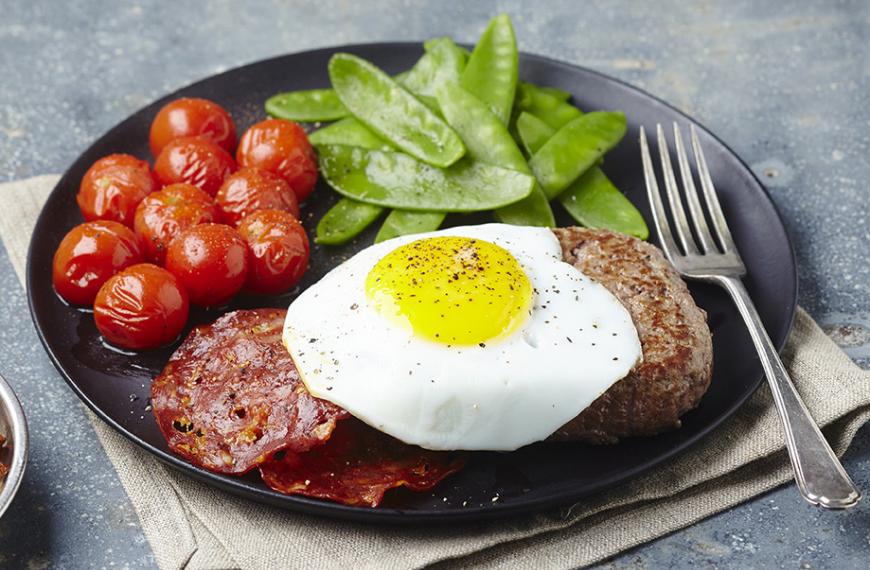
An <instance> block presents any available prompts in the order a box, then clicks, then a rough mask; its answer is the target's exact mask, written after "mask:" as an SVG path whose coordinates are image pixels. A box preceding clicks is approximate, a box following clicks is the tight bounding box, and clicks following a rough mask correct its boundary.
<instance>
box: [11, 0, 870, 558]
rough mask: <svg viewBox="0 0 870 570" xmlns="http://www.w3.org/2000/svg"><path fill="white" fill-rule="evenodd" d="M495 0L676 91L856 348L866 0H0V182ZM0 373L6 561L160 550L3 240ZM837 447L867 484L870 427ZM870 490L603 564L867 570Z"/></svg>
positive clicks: (866, 99) (569, 57)
mask: <svg viewBox="0 0 870 570" xmlns="http://www.w3.org/2000/svg"><path fill="white" fill-rule="evenodd" d="M498 11H507V12H509V13H511V14H512V16H513V19H514V23H515V26H516V30H517V35H518V37H519V41H520V45H521V47H522V49H523V50H526V51H529V52H534V53H540V54H544V55H547V56H551V57H555V58H559V59H564V60H566V61H569V62H573V63H577V64H581V65H585V66H589V67H592V68H595V69H597V70H600V71H603V72H605V73H608V74H612V75H615V76H617V77H620V78H622V79H625V80H627V81H629V82H631V83H633V84H635V85H638V86H640V87H642V88H644V89H647V90H649V91H650V92H652V93H654V94H656V95H658V96H660V97H662V98H664V99H666V100H668V101H671V102H673V103H674V104H676V105H677V106H678V107H680V108H682V109H684V110H685V111H687V112H688V113H689V114H691V115H693V116H694V117H696V118H697V119H698V120H699V121H701V122H702V123H703V124H705V125H707V126H708V127H709V128H711V129H712V130H713V132H715V133H717V134H718V135H719V136H721V138H722V139H724V140H725V141H726V142H727V143H728V144H729V145H731V146H732V148H734V149H735V150H736V151H737V153H738V154H739V155H740V156H742V157H743V158H744V160H746V161H747V162H748V163H749V164H750V165H751V166H752V168H753V169H754V171H755V172H756V173H757V174H758V176H759V177H760V179H761V180H762V181H763V182H764V183H765V184H766V185H767V187H768V188H769V189H770V191H771V193H772V195H773V198H774V200H775V201H776V203H777V205H778V207H779V208H780V211H781V212H782V213H783V215H784V217H785V220H786V223H787V225H788V229H789V231H790V232H791V235H792V236H793V239H794V243H795V247H796V249H797V256H798V262H799V265H800V276H801V292H800V301H801V303H802V304H803V306H804V307H806V308H807V309H808V310H809V311H810V312H811V313H812V315H813V316H814V317H816V318H817V319H818V320H819V321H820V322H821V323H823V324H824V325H825V326H827V327H828V329H829V330H830V331H831V333H832V335H833V336H834V337H835V338H836V339H837V340H838V341H839V342H840V343H841V344H842V345H843V346H844V347H845V348H846V350H847V352H848V353H849V354H850V355H851V356H852V357H853V358H854V359H855V360H856V361H858V362H859V363H860V364H862V365H863V366H864V367H868V366H870V344H868V338H870V296H868V289H870V269H868V266H870V246H868V239H870V229H868V228H870V223H868V221H870V220H868V218H870V211H868V209H870V193H868V189H867V186H866V184H867V182H866V181H867V180H868V178H870V159H868V156H870V148H868V145H870V143H868V141H870V138H868V135H867V133H868V127H870V110H868V108H870V81H868V79H870V77H868V75H870V47H868V46H870V3H868V2H866V0H854V1H851V2H832V1H824V0H819V1H817V2H811V1H808V0H800V1H793V2H781V3H777V2H757V1H755V0H724V1H721V2H718V1H717V2H714V1H706V2H684V1H673V2H644V3H641V2H585V3H580V2H575V1H571V0H564V1H552V2H544V1H542V2H521V1H519V0H514V1H503V2H493V1H484V2H452V1H449V2H448V1H444V0H432V1H419V2H416V1H413V0H406V1H401V0H375V1H372V2H349V1H331V0H319V1H316V2H280V1H274V2H266V1H263V2H254V3H243V2H230V1H226V0H219V1H212V2H208V3H207V4H206V3H200V2H165V3H159V4H157V3H154V4H152V3H148V2H140V3H119V2H114V1H108V0H107V1H104V2H97V1H82V0H69V1H66V2H49V1H37V2H26V1H17V0H0V181H7V180H14V179H19V178H24V177H28V176H32V175H36V174H43V173H50V172H61V171H63V170H64V169H65V168H66V166H67V165H68V164H69V163H70V162H71V161H72V160H73V159H74V158H75V157H76V156H77V155H78V154H79V153H80V152H81V151H82V150H84V149H85V148H86V147H87V146H88V145H89V144H90V143H91V142H92V141H93V140H94V139H95V138H96V137H97V136H98V135H100V134H101V133H102V132H104V131H105V130H107V129H108V128H109V127H111V126H112V125H114V124H115V123H116V122H118V121H120V120H121V119H123V118H124V117H125V116H127V115H128V114H129V113H131V112H133V111H135V110H136V109H137V108H139V107H140V106H142V105H144V104H146V103H147V102H149V101H151V100H153V99H155V98H156V97H158V96H160V95H162V94H164V93H166V92H168V91H171V90H173V89H175V88H177V87H180V86H182V85H184V84H186V83H189V82H191V81H193V80H195V79H199V78H202V77H205V76H208V75H210V74H213V73H215V72H218V71H222V70H225V69H228V68H231V67H234V66H237V65H241V64H244V63H248V62H252V61H256V60H259V59H262V58H266V57H271V56H274V55H279V54H283V53H287V52H292V51H299V50H304V49H308V48H315V47H322V46H327V45H331V44H341V43H347V42H367V41H372V42H374V41H381V40H418V39H423V38H426V37H431V36H435V35H441V34H450V35H452V36H454V37H455V38H457V39H458V40H462V41H474V39H475V38H476V37H477V35H478V34H479V33H480V31H481V29H482V28H483V26H484V25H485V23H486V21H487V19H488V18H489V17H490V16H491V15H493V14H495V13H496V12H498ZM0 286H2V291H3V294H4V297H3V302H2V303H0V343H2V346H3V350H2V352H0V372H2V374H3V375H4V376H5V377H6V378H8V379H9V380H10V381H11V382H12V384H13V385H14V386H15V388H16V390H17V391H18V393H19V395H20V396H21V397H22V399H23V400H24V404H25V406H26V408H27V411H28V415H29V418H30V422H31V428H32V435H33V456H32V462H31V465H30V468H29V472H28V474H27V478H26V480H25V482H24V486H23V488H22V490H21V493H20V495H19V497H18V499H17V501H16V503H15V504H14V506H13V508H12V509H11V511H10V512H9V513H8V514H7V515H6V516H5V517H4V518H3V520H2V521H0V567H4V568H5V567H9V568H18V567H23V568H29V569H41V568H49V567H51V568H86V567H94V568H99V567H130V568H148V567H153V566H154V560H153V558H152V556H151V553H150V550H149V547H148V544H147V542H146V541H145V540H144V538H143V536H142V533H141V530H140V529H139V527H138V522H137V518H136V515H135V513H134V512H133V510H132V508H131V506H130V504H129V502H128V501H127V499H126V497H125V496H124V493H123V490H122V489H121V488H120V486H119V484H118V481H117V478H116V476H115V474H114V472H113V471H112V469H111V467H110V465H109V464H108V463H107V461H106V459H105V456H104V454H103V452H102V450H101V448H100V446H99V444H98V443H97V441H96V439H95V437H94V434H93V433H92V430H91V428H90V427H89V425H88V423H87V422H86V420H85V417H84V413H83V409H82V406H81V405H80V404H79V403H78V402H77V400H76V399H75V397H74V396H73V394H72V393H71V392H70V391H69V390H68V389H67V388H66V387H65V385H64V384H63V383H62V381H61V379H60V378H59V376H58V375H57V373H56V372H55V371H54V370H53V368H52V367H51V365H50V363H49V361H48V359H47V358H46V356H45V355H44V353H43V351H42V348H41V347H40V346H39V344H38V341H37V339H36V335H35V333H34V330H33V328H32V326H31V324H30V319H29V316H28V314H27V309H26V301H25V297H24V294H23V292H22V290H21V288H20V286H19V284H18V282H17V280H16V279H15V276H14V275H13V273H12V270H11V267H10V265H9V263H8V259H7V258H6V255H5V252H2V253H0ZM845 464H846V467H847V468H848V469H849V471H850V472H851V473H852V474H853V476H854V478H855V480H856V482H857V483H858V484H859V486H862V487H863V488H864V489H865V490H870V428H866V429H864V430H862V431H861V432H860V433H859V435H858V437H857V440H856V443H855V445H854V447H853V448H852V449H851V450H850V451H849V452H848V454H847V456H846V460H845ZM868 561H870V503H867V502H865V503H864V504H862V505H861V506H859V507H858V508H857V509H856V510H854V511H852V512H849V513H829V512H822V511H819V510H817V509H814V508H811V507H810V506H808V505H805V504H804V503H803V502H802V501H801V500H800V499H799V497H798V495H797V492H796V491H795V489H794V488H793V487H791V486H788V487H785V488H783V489H780V490H778V491H775V492H773V493H770V494H768V495H765V496H763V497H760V498H758V499H757V500H755V501H752V502H750V503H748V504H746V505H743V506H741V507H739V508H736V509H733V510H732V511H730V512H726V513H722V514H721V515H719V516H716V517H713V518H711V519H709V520H707V521H704V522H702V523H700V524H698V525H695V526H693V527H691V528H689V529H686V530H684V531H681V532H677V533H675V534H673V535H671V536H668V537H666V538H663V539H661V540H658V541H656V542H654V543H652V544H648V545H645V546H642V547H640V548H637V549H635V550H633V551H630V552H627V553H625V554H624V555H622V556H620V557H618V558H616V559H615V560H613V561H611V562H610V563H608V564H606V565H605V566H610V567H614V568H635V567H637V568H645V567H690V566H692V567H694V566H700V567H711V568H713V567H715V568H729V567H740V568H746V567H765V568H767V567H786V568H796V567H801V568H866V567H867V566H868Z"/></svg>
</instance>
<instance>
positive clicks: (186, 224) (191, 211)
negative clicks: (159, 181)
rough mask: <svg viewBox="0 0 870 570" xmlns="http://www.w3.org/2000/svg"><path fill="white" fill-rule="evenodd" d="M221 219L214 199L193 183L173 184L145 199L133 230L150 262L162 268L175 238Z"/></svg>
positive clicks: (140, 206) (138, 209) (140, 205)
mask: <svg viewBox="0 0 870 570" xmlns="http://www.w3.org/2000/svg"><path fill="white" fill-rule="evenodd" d="M219 219H220V212H219V211H218V208H217V206H215V204H214V202H213V201H212V199H211V196H209V195H208V194H206V193H205V192H203V191H202V190H200V189H199V188H197V187H196V186H192V185H190V184H170V185H169V186H166V187H164V188H163V190H159V191H157V192H154V193H153V194H151V195H149V196H147V197H146V198H145V199H144V200H142V202H141V203H140V204H139V207H138V208H136V218H135V220H134V222H133V228H134V229H135V230H136V235H138V236H139V238H140V239H141V240H142V245H143V247H144V249H145V255H146V256H147V257H148V259H149V260H150V261H153V262H155V263H157V264H159V265H163V261H164V260H165V259H166V249H167V248H168V247H169V242H171V241H172V238H174V237H175V236H177V235H178V234H180V233H181V232H183V231H184V230H186V229H188V228H192V227H193V226H195V225H197V224H206V223H210V222H217V221H218V220H219Z"/></svg>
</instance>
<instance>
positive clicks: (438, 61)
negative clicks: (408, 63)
mask: <svg viewBox="0 0 870 570" xmlns="http://www.w3.org/2000/svg"><path fill="white" fill-rule="evenodd" d="M425 45H426V53H425V54H423V57H421V58H420V59H419V60H418V61H417V63H416V64H415V65H414V67H412V68H411V70H410V71H409V72H408V73H407V74H406V75H405V76H404V77H402V78H401V79H397V81H398V82H399V83H400V84H401V85H402V86H403V87H404V88H405V89H407V90H408V91H410V92H411V93H413V94H414V95H416V96H417V97H421V98H422V97H428V98H435V97H437V95H438V88H439V87H440V86H441V85H444V84H445V83H455V82H457V81H459V77H460V75H462V71H463V70H464V69H465V60H466V56H465V52H463V50H462V49H461V48H460V47H459V46H457V45H456V44H455V43H454V42H453V40H452V39H450V38H447V37H444V38H434V39H431V40H429V41H427V42H426V44H425Z"/></svg>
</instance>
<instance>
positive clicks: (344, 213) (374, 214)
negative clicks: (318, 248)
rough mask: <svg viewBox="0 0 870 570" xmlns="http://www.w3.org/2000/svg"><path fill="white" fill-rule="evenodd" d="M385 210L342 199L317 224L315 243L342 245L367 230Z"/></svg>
mask: <svg viewBox="0 0 870 570" xmlns="http://www.w3.org/2000/svg"><path fill="white" fill-rule="evenodd" d="M383 211H384V209H383V208H381V207H379V206H373V205H371V204H364V203H362V202H357V201H356V200H349V199H348V198H342V199H341V200H339V201H338V202H337V203H336V204H335V206H333V207H332V208H330V209H329V211H328V212H326V214H324V215H323V217H322V218H320V221H319V222H318V223H317V230H316V232H315V235H314V241H316V242H317V243H322V244H327V245H340V244H343V243H345V242H347V241H349V240H351V239H353V238H354V237H356V236H357V235H358V234H359V233H360V232H361V231H363V230H364V229H366V228H367V227H368V226H369V225H371V223H372V222H374V221H375V220H376V219H377V218H378V216H380V215H381V212H383Z"/></svg>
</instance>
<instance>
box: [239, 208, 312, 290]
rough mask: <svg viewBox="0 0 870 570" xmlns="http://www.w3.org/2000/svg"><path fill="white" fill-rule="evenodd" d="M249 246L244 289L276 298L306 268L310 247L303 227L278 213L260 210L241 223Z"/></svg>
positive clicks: (240, 227) (294, 281) (241, 230)
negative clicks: (246, 277)
mask: <svg viewBox="0 0 870 570" xmlns="http://www.w3.org/2000/svg"><path fill="white" fill-rule="evenodd" d="M239 234H241V236H242V238H243V239H244V240H245V242H246V243H247V244H248V279H247V281H246V282H245V290H246V291H250V292H252V293H261V294H269V295H277V294H279V293H284V292H286V291H289V290H290V289H292V288H293V287H294V286H295V285H296V284H297V283H299V280H300V279H302V276H303V275H304V274H305V271H306V269H308V257H309V252H310V246H309V243H308V236H307V235H306V233H305V229H304V228H303V227H302V224H300V223H299V221H298V220H297V219H295V218H294V217H293V216H292V215H290V214H288V213H287V212H282V211H279V210H260V211H259V212H255V213H253V214H251V215H250V216H248V217H246V218H245V219H244V220H242V223H241V224H239Z"/></svg>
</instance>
